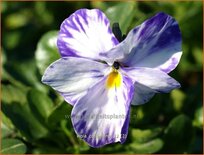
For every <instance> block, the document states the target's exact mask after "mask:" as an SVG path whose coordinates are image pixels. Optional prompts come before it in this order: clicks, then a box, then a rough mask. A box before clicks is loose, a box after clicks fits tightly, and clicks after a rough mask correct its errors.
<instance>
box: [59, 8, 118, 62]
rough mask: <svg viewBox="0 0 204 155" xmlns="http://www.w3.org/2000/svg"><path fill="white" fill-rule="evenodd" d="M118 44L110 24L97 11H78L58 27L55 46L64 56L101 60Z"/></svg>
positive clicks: (101, 13) (100, 12) (102, 14)
mask: <svg viewBox="0 0 204 155" xmlns="http://www.w3.org/2000/svg"><path fill="white" fill-rule="evenodd" d="M116 44H118V41H117V39H116V38H115V36H114V34H113V33H112V31H111V29H110V22H109V20H108V18H107V17H106V16H105V14H104V13H103V12H102V11H100V10H98V9H92V10H88V9H80V10H78V11H76V12H74V13H73V14H72V15H70V16H69V17H68V18H67V19H65V20H64V21H63V23H62V25H61V27H60V32H59V37H58V40H57V45H58V48H59V51H60V53H61V55H62V57H64V56H78V57H87V58H90V59H95V60H102V57H103V55H105V53H106V52H107V51H108V50H110V49H111V48H113V47H114V46H115V45H116Z"/></svg>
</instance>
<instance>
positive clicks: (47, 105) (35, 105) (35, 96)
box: [27, 89, 54, 123]
mask: <svg viewBox="0 0 204 155" xmlns="http://www.w3.org/2000/svg"><path fill="white" fill-rule="evenodd" d="M27 97H28V103H29V106H30V109H32V112H33V114H34V115H35V116H36V118H38V120H40V121H41V122H42V123H45V120H46V119H47V117H48V116H49V114H50V113H51V111H52V109H53V106H54V105H53V102H52V100H51V99H50V98H49V97H48V96H47V95H46V94H44V93H43V92H41V91H39V90H37V89H31V90H30V91H29V92H28V96H27Z"/></svg>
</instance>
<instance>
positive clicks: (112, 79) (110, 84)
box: [106, 69, 122, 88]
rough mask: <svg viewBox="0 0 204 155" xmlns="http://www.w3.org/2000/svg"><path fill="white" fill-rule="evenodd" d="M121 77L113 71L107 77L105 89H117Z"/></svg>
mask: <svg viewBox="0 0 204 155" xmlns="http://www.w3.org/2000/svg"><path fill="white" fill-rule="evenodd" d="M121 81H122V77H121V74H120V73H119V72H118V71H117V70H116V69H113V71H112V72H111V73H110V74H109V75H108V78H107V80H106V87H107V88H115V87H116V88H118V87H120V85H121Z"/></svg>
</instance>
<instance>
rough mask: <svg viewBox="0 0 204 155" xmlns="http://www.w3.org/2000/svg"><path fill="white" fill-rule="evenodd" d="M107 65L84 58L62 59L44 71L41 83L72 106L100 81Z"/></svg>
mask: <svg viewBox="0 0 204 155" xmlns="http://www.w3.org/2000/svg"><path fill="white" fill-rule="evenodd" d="M108 68H109V67H108V65H107V64H103V63H100V62H96V61H92V60H89V59H85V58H76V57H64V58H61V59H59V60H57V61H55V62H54V63H52V64H51V65H50V66H49V67H48V68H47V70H46V71H45V73H44V75H43V77H42V82H43V83H45V84H47V85H49V86H51V87H52V88H53V89H55V90H56V91H58V92H59V93H60V94H61V95H62V96H63V97H64V99H65V100H66V101H67V102H68V103H70V104H72V105H74V104H75V103H76V101H77V100H78V99H79V98H81V97H82V96H83V95H85V94H86V92H87V91H88V89H89V88H91V87H92V86H94V85H95V84H96V83H98V81H100V80H101V79H102V78H103V77H104V76H105V74H106V72H107V70H108Z"/></svg>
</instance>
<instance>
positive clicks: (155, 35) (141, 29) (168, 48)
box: [108, 13, 182, 73]
mask: <svg viewBox="0 0 204 155" xmlns="http://www.w3.org/2000/svg"><path fill="white" fill-rule="evenodd" d="M181 55H182V52H181V33H180V30H179V26H178V23H177V21H176V20H175V19H174V18H172V17H171V16H169V15H167V14H165V13H158V14H156V15H155V16H154V17H152V18H150V19H148V20H146V21H145V22H144V23H142V24H141V25H139V26H137V27H136V28H134V29H132V30H131V31H130V32H129V33H128V35H127V37H126V39H125V40H124V41H123V42H121V43H120V44H119V45H117V46H116V47H114V48H113V49H111V50H110V52H109V53H108V57H112V58H113V57H115V58H116V59H119V60H118V61H119V62H121V63H122V64H123V65H124V66H129V67H148V68H158V69H160V70H161V71H164V72H166V73H169V72H170V71H172V70H173V69H174V68H175V67H176V66H177V65H178V63H179V61H180V58H181Z"/></svg>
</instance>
